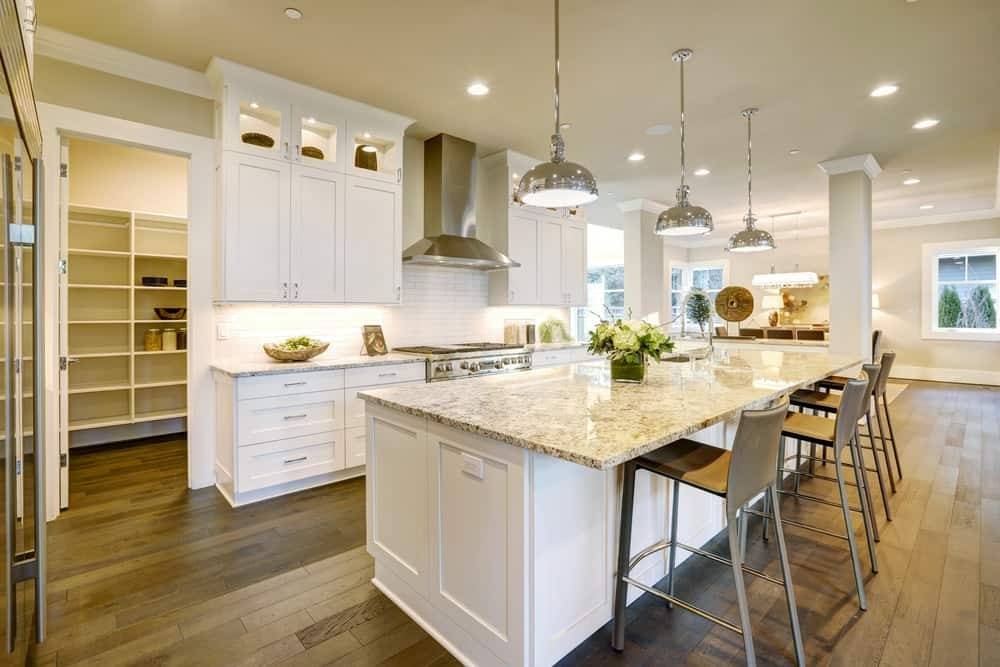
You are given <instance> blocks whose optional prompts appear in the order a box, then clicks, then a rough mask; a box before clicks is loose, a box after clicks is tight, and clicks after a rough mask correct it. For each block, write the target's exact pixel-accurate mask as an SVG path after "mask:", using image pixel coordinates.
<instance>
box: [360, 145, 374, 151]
mask: <svg viewBox="0 0 1000 667" xmlns="http://www.w3.org/2000/svg"><path fill="white" fill-rule="evenodd" d="M361 150H363V151H364V152H365V153H374V152H375V151H376V150H378V149H377V148H375V147H374V146H369V145H365V146H362V147H361Z"/></svg>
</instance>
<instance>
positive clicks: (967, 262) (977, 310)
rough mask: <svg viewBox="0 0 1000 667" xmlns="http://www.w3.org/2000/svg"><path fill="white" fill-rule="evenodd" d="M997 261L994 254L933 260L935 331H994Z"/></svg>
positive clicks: (948, 255) (954, 255) (949, 255)
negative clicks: (934, 276)
mask: <svg viewBox="0 0 1000 667" xmlns="http://www.w3.org/2000/svg"><path fill="white" fill-rule="evenodd" d="M997 257H998V253H997V252H996V251H993V252H966V253H961V254H958V253H952V252H947V253H940V254H938V255H937V256H936V257H935V267H934V269H935V275H936V285H935V288H934V293H935V311H936V312H935V316H934V317H933V321H934V322H935V325H936V329H937V330H982V331H991V330H992V331H995V330H996V329H997V313H996V300H997Z"/></svg>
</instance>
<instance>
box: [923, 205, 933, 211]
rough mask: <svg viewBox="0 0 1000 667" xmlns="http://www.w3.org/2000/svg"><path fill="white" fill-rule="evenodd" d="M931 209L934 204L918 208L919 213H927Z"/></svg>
mask: <svg viewBox="0 0 1000 667" xmlns="http://www.w3.org/2000/svg"><path fill="white" fill-rule="evenodd" d="M932 208H934V204H922V205H921V206H920V210H921V211H929V210H931V209H932Z"/></svg>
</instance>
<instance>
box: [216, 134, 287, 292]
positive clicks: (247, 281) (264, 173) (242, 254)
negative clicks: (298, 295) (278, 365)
mask: <svg viewBox="0 0 1000 667" xmlns="http://www.w3.org/2000/svg"><path fill="white" fill-rule="evenodd" d="M224 160H225V165H224V173H225V179H226V180H225V204H224V211H225V213H224V222H223V233H224V235H225V244H224V245H225V263H226V266H225V288H224V291H225V299H226V300H229V301H284V300H287V299H288V297H289V276H288V260H289V257H288V236H289V211H290V189H291V187H290V182H291V178H290V174H291V164H289V163H288V162H285V161H282V160H273V159H269V158H262V157H254V156H250V155H243V154H241V153H236V152H230V151H226V153H225V157H224Z"/></svg>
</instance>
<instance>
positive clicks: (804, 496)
mask: <svg viewBox="0 0 1000 667" xmlns="http://www.w3.org/2000/svg"><path fill="white" fill-rule="evenodd" d="M778 493H780V494H781V495H783V496H792V497H794V498H801V499H802V500H811V501H813V502H814V503H820V504H822V505H829V506H830V507H840V503H836V502H834V501H832V500H827V499H826V498H819V497H817V496H810V495H809V494H806V493H796V492H794V491H785V490H784V489H778ZM847 508H848V509H849V510H851V511H852V512H858V513H860V512H861V508H860V507H855V506H854V505H848V506H847Z"/></svg>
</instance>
